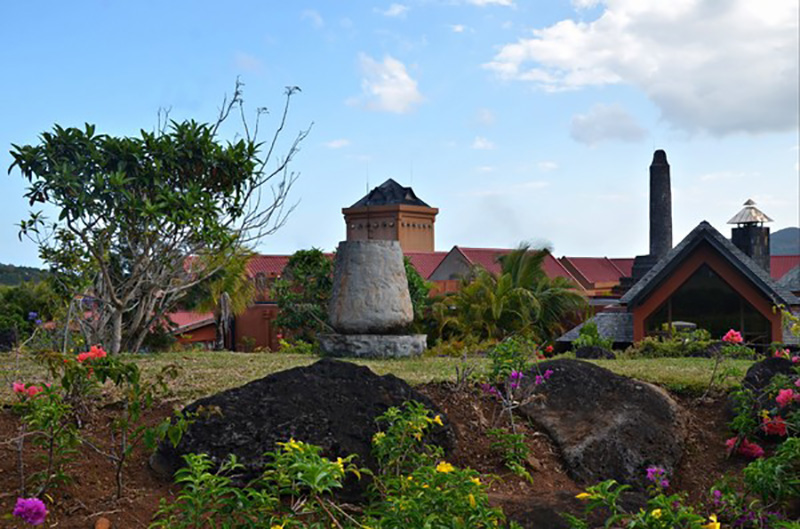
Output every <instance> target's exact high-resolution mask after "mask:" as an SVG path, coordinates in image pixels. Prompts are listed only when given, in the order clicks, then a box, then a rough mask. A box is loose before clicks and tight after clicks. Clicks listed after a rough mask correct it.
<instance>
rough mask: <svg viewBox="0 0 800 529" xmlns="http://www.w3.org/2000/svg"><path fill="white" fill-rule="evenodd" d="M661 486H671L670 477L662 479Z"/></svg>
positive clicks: (664, 487)
mask: <svg viewBox="0 0 800 529" xmlns="http://www.w3.org/2000/svg"><path fill="white" fill-rule="evenodd" d="M661 488H662V489H668V488H669V480H668V479H662V480H661Z"/></svg>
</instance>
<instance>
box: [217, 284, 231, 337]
mask: <svg viewBox="0 0 800 529" xmlns="http://www.w3.org/2000/svg"><path fill="white" fill-rule="evenodd" d="M214 316H215V318H216V320H217V321H216V324H217V335H216V340H215V341H214V350H215V351H223V350H224V349H225V346H226V343H225V342H227V341H228V335H229V334H230V330H231V318H232V314H231V297H230V296H229V295H228V293H227V292H223V293H222V295H221V296H220V297H219V303H217V310H216V311H215V314H214Z"/></svg>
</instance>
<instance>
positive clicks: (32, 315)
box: [28, 312, 39, 321]
mask: <svg viewBox="0 0 800 529" xmlns="http://www.w3.org/2000/svg"><path fill="white" fill-rule="evenodd" d="M38 317H39V313H38V312H29V313H28V321H33V320H35V319H36V318H38Z"/></svg>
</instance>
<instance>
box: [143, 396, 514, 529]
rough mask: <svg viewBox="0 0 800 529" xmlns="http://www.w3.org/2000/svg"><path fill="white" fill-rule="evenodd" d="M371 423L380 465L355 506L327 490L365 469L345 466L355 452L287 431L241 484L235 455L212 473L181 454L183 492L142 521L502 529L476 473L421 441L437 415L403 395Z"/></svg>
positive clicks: (205, 461)
mask: <svg viewBox="0 0 800 529" xmlns="http://www.w3.org/2000/svg"><path fill="white" fill-rule="evenodd" d="M379 424H381V425H382V426H383V428H384V429H383V430H382V431H380V432H378V433H377V434H376V435H375V437H374V438H373V452H374V454H375V456H376V459H377V460H378V462H379V466H380V471H379V472H378V473H377V474H376V475H375V476H374V483H373V486H372V488H373V491H374V499H373V501H371V502H370V503H369V504H367V505H366V506H365V507H364V508H363V509H358V510H356V509H353V508H351V507H350V506H348V505H345V504H340V503H338V502H337V501H336V500H335V498H334V497H332V496H331V495H330V494H329V493H330V492H332V491H335V490H336V489H339V488H341V487H342V481H343V479H344V478H345V476H347V475H348V474H352V475H354V476H355V477H356V478H361V476H362V475H363V473H364V472H368V471H366V470H365V469H359V468H358V467H356V466H355V465H354V464H353V457H354V456H348V457H345V458H337V459H336V460H333V459H328V458H325V457H322V456H321V455H320V448H319V447H317V446H314V445H310V444H307V443H304V442H302V441H297V440H294V439H289V440H288V441H286V442H283V443H278V450H276V451H275V452H273V453H269V454H266V455H267V456H268V457H269V458H270V462H269V463H268V464H267V468H266V470H265V472H264V474H263V475H262V476H261V477H259V478H258V479H257V480H255V481H253V482H252V483H250V484H248V485H247V486H245V487H241V488H238V487H234V486H233V485H232V483H231V479H230V477H229V475H230V474H231V473H233V472H235V471H236V470H237V469H238V468H240V465H239V464H238V463H237V462H236V459H235V457H233V456H231V457H230V459H229V460H227V461H226V462H225V463H223V465H222V466H221V467H220V469H219V471H217V472H211V468H212V466H213V465H212V462H211V461H210V459H209V458H208V456H206V455H203V454H200V455H194V454H189V455H186V456H184V460H185V461H186V464H187V466H186V467H185V468H183V469H181V470H179V471H178V472H177V474H176V482H178V483H179V484H181V485H182V490H181V492H180V493H179V494H178V496H177V499H176V501H175V502H173V503H168V502H166V500H162V502H161V507H160V509H159V511H158V513H157V514H156V519H155V521H154V522H153V524H152V525H151V528H154V529H155V528H170V529H173V528H174V529H183V528H199V527H226V528H229V529H240V528H248V529H250V528H252V529H255V528H266V527H269V528H270V529H290V528H319V529H322V528H328V527H337V528H340V529H355V528H359V529H369V528H372V529H378V528H383V529H397V528H400V527H403V528H405V527H409V528H417V527H419V528H422V527H430V528H445V527H447V528H463V529H468V528H475V529H481V528H489V527H505V519H504V516H503V513H502V511H500V510H499V509H496V508H492V507H490V506H489V499H488V496H487V494H486V490H485V485H484V484H483V483H482V482H481V480H480V476H479V475H478V473H477V472H475V471H474V470H470V469H459V468H458V467H456V466H455V465H453V464H451V463H449V462H447V461H445V460H444V459H443V457H442V454H441V449H439V448H436V447H431V446H428V445H426V444H425V443H424V439H425V437H426V434H427V433H428V432H429V430H430V429H431V428H432V427H434V426H435V425H440V424H441V419H440V418H439V417H438V416H432V414H431V413H430V412H429V411H427V410H426V409H425V408H424V407H423V406H421V405H420V404H419V403H413V402H412V403H406V404H405V405H404V406H403V408H402V409H401V408H390V409H389V410H388V411H387V412H386V413H385V414H384V415H382V416H381V417H380V418H379ZM395 447H399V448H397V449H395ZM510 527H518V526H517V525H516V524H513V523H512V524H511V525H510Z"/></svg>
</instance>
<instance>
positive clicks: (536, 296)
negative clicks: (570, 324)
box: [433, 245, 586, 340]
mask: <svg viewBox="0 0 800 529" xmlns="http://www.w3.org/2000/svg"><path fill="white" fill-rule="evenodd" d="M549 253H550V252H549V250H548V249H534V250H532V249H531V248H530V247H529V246H528V245H521V246H520V247H519V248H518V249H516V250H514V251H513V252H511V253H510V254H508V255H505V256H503V257H501V258H500V264H501V271H500V274H499V275H497V276H495V275H493V274H491V273H489V272H488V271H486V270H485V269H483V268H480V267H478V268H476V269H474V270H473V271H472V273H471V275H470V276H469V277H468V278H466V279H465V280H464V282H463V284H462V286H461V288H460V289H459V290H458V292H456V293H454V294H452V295H450V296H446V297H445V298H444V299H443V300H442V301H440V302H438V303H437V304H436V305H435V306H434V307H433V314H434V317H435V318H436V319H437V321H438V323H439V328H438V330H439V334H440V336H443V337H449V336H457V337H473V338H478V339H487V338H491V339H503V338H505V337H506V336H509V335H511V334H514V333H520V334H525V335H528V336H531V337H533V338H534V339H536V340H551V339H553V338H555V337H556V336H557V335H558V334H560V333H561V332H563V331H564V327H565V323H566V322H567V321H568V318H569V317H570V316H574V315H576V314H579V313H580V312H582V311H583V310H584V309H585V306H586V300H585V298H584V297H583V296H581V295H580V294H579V293H578V292H577V290H576V286H575V285H574V284H573V283H571V282H570V281H568V280H566V279H564V278H561V277H556V278H553V279H550V278H549V277H547V274H545V272H544V269H543V264H544V260H545V259H546V258H547V255H548V254H549Z"/></svg>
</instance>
